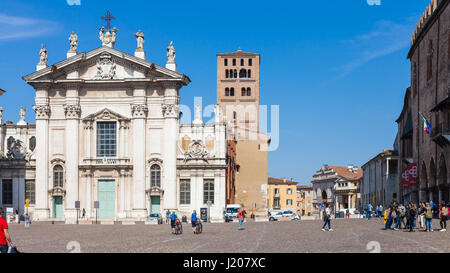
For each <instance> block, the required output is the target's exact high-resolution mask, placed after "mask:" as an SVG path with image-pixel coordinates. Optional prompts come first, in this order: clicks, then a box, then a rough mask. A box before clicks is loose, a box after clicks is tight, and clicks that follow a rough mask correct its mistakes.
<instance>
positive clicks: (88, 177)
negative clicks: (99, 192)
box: [85, 170, 95, 219]
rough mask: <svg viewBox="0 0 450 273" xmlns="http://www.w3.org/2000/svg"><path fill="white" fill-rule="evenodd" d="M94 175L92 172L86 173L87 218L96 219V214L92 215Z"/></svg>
mask: <svg viewBox="0 0 450 273" xmlns="http://www.w3.org/2000/svg"><path fill="white" fill-rule="evenodd" d="M93 177H94V173H93V171H92V170H87V171H86V192H85V194H86V218H87V219H92V218H95V213H92V207H93V206H92V204H93V203H92V178H93Z"/></svg>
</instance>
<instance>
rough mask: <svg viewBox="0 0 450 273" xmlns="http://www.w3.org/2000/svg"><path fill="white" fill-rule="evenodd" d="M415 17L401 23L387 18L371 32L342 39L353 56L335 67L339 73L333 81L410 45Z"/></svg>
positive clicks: (378, 23) (376, 24) (379, 22)
mask: <svg viewBox="0 0 450 273" xmlns="http://www.w3.org/2000/svg"><path fill="white" fill-rule="evenodd" d="M415 19H416V18H408V19H406V20H404V22H400V23H398V22H393V21H387V20H383V21H378V22H376V23H375V25H374V28H373V29H372V30H371V31H370V32H368V33H365V34H361V35H359V36H357V37H355V38H353V39H350V40H343V41H341V42H342V44H343V45H344V46H345V48H346V49H347V50H349V52H348V54H349V55H350V56H351V57H350V58H349V61H348V62H346V63H344V64H343V65H341V66H339V67H336V68H335V69H336V70H337V71H339V73H338V75H337V76H336V77H334V78H333V79H332V81H334V80H337V79H340V78H342V77H344V76H346V75H348V74H350V73H351V72H353V71H354V70H356V69H357V68H359V67H360V66H362V65H364V64H366V63H368V62H370V61H372V60H374V59H377V58H380V57H383V56H387V55H389V54H392V53H394V52H397V51H399V50H402V49H404V48H407V47H408V46H409V45H410V41H411V34H412V31H413V29H414V26H415V24H414V20H415ZM343 53H345V52H343Z"/></svg>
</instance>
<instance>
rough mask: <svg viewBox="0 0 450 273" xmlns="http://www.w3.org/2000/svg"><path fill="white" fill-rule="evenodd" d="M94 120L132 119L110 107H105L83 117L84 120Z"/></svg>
mask: <svg viewBox="0 0 450 273" xmlns="http://www.w3.org/2000/svg"><path fill="white" fill-rule="evenodd" d="M93 120H101V121H113V120H117V121H129V120H130V119H129V118H127V117H125V116H122V115H121V114H119V113H116V112H114V111H112V110H110V109H108V108H103V109H102V110H100V111H98V112H95V113H92V114H90V115H87V116H86V117H84V118H83V121H93Z"/></svg>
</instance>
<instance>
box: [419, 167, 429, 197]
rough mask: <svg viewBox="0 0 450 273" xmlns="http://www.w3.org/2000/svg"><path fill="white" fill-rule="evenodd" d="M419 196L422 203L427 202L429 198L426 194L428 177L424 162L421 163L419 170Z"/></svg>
mask: <svg viewBox="0 0 450 273" xmlns="http://www.w3.org/2000/svg"><path fill="white" fill-rule="evenodd" d="M419 185H420V187H419V188H420V196H419V198H420V199H422V200H423V201H427V199H428V198H429V194H428V175H427V166H426V164H425V162H422V167H421V168H420V181H419Z"/></svg>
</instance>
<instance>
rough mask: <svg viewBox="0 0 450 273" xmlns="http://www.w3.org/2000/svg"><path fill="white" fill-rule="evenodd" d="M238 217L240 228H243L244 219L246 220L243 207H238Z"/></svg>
mask: <svg viewBox="0 0 450 273" xmlns="http://www.w3.org/2000/svg"><path fill="white" fill-rule="evenodd" d="M238 219H239V226H238V230H241V226H242V221H244V214H243V210H241V209H238Z"/></svg>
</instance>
